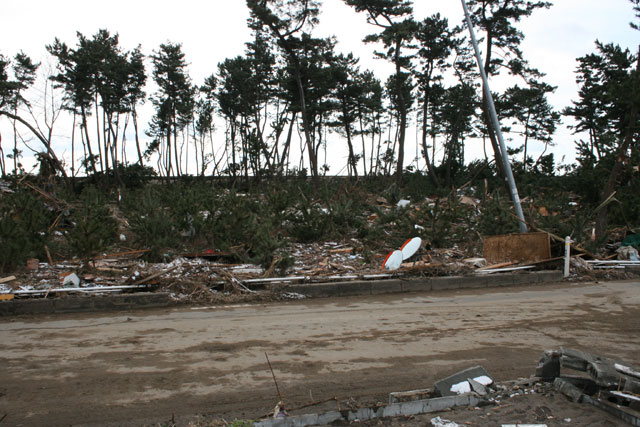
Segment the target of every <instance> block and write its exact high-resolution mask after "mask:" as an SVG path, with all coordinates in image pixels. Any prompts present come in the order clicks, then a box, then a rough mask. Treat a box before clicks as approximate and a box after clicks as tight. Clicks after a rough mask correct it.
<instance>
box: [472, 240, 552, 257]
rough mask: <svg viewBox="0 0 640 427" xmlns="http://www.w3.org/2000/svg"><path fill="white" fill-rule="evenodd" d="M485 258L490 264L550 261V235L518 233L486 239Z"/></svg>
mask: <svg viewBox="0 0 640 427" xmlns="http://www.w3.org/2000/svg"><path fill="white" fill-rule="evenodd" d="M483 257H484V258H485V259H486V260H487V262H488V263H489V264H500V263H519V262H535V261H542V260H546V259H550V258H551V243H550V241H549V234H547V233H518V234H506V235H502V236H488V237H485V239H484V247H483Z"/></svg>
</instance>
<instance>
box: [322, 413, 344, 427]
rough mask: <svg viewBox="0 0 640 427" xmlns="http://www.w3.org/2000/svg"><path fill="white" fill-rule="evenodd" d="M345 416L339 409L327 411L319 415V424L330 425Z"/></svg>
mask: <svg viewBox="0 0 640 427" xmlns="http://www.w3.org/2000/svg"><path fill="white" fill-rule="evenodd" d="M343 419H344V418H343V416H342V414H341V413H340V412H338V411H331V412H326V413H324V414H321V415H318V425H328V424H331V423H333V422H336V421H340V420H343Z"/></svg>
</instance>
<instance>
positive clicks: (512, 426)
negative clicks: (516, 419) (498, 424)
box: [502, 424, 547, 427]
mask: <svg viewBox="0 0 640 427" xmlns="http://www.w3.org/2000/svg"><path fill="white" fill-rule="evenodd" d="M502 427H547V425H546V424H502Z"/></svg>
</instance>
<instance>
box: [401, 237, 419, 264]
mask: <svg viewBox="0 0 640 427" xmlns="http://www.w3.org/2000/svg"><path fill="white" fill-rule="evenodd" d="M420 245H422V239H421V238H419V237H414V238H413V239H409V240H407V241H406V242H404V245H402V246H401V247H400V250H401V251H402V260H403V261H404V260H407V259H409V258H411V257H412V256H414V255H415V253H416V252H418V249H420Z"/></svg>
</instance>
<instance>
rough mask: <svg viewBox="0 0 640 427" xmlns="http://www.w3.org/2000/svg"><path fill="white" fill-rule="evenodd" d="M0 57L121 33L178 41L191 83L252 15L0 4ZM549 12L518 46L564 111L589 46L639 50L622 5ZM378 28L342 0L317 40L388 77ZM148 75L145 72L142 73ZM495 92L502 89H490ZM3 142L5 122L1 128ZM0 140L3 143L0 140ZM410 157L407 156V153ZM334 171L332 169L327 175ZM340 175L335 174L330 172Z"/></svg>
mask: <svg viewBox="0 0 640 427" xmlns="http://www.w3.org/2000/svg"><path fill="white" fill-rule="evenodd" d="M1 1H2V7H1V8H0V10H1V12H0V53H2V54H3V55H5V56H9V57H13V56H14V55H15V54H16V53H17V52H18V51H20V50H22V51H24V52H25V53H26V54H28V55H30V56H31V57H32V58H34V59H36V60H38V61H41V62H43V63H44V64H46V63H47V62H51V59H49V58H48V55H47V53H46V51H45V45H46V44H50V43H52V42H53V40H54V38H55V37H58V38H59V39H61V40H62V41H64V42H66V43H67V44H69V45H70V46H74V45H75V43H76V40H77V38H76V32H77V31H79V32H81V33H83V34H85V35H87V36H91V35H93V34H95V33H96V32H97V31H98V30H99V29H101V28H106V29H108V30H109V31H110V32H112V33H118V34H119V35H120V43H121V45H122V46H123V48H125V49H132V48H134V47H136V46H137V45H138V44H141V45H142V49H143V52H144V53H145V54H147V55H149V54H151V53H152V51H153V50H155V49H157V48H158V46H159V45H160V43H164V42H166V41H171V42H174V43H175V42H177V43H182V45H183V50H184V52H185V54H186V58H187V61H188V62H189V63H190V65H189V72H190V75H191V77H192V79H193V81H194V83H196V84H201V83H202V80H203V79H204V77H206V76H208V75H210V74H212V73H215V72H216V71H217V64H218V63H219V62H221V61H223V60H224V59H225V58H228V57H233V56H236V55H239V54H242V53H243V52H244V49H245V46H244V43H245V42H247V41H249V39H250V33H249V30H248V29H247V26H246V19H247V18H248V16H249V13H248V10H247V7H246V4H245V2H244V0H212V1H211V0H210V1H201V0H200V1H197V0H181V1H166V0H154V1H149V0H126V1H125V0H110V1H108V2H93V1H87V0H82V1H81V0H58V1H51V0H1ZM554 3H555V5H554V6H552V8H551V9H549V10H538V11H536V12H535V13H534V15H533V16H532V17H530V18H527V19H526V20H525V21H523V22H522V23H521V24H520V28H521V30H522V31H523V32H524V33H525V36H526V39H525V42H524V44H523V46H522V49H523V51H524V55H525V57H526V59H528V60H529V62H530V63H531V64H532V65H533V66H535V67H537V68H538V69H540V70H541V71H543V72H544V73H546V74H547V77H546V81H547V82H548V83H550V84H552V85H554V86H558V89H557V91H556V93H555V94H554V95H552V97H551V101H552V103H553V104H554V105H556V106H557V107H558V108H563V107H565V106H567V105H569V104H570V102H571V100H572V99H575V98H576V96H577V86H576V84H575V74H574V71H575V68H576V61H575V59H576V58H577V57H579V56H582V55H585V54H587V53H590V52H592V51H593V50H594V41H595V40H596V39H599V40H601V41H603V42H615V43H618V44H620V45H622V46H623V47H629V48H630V49H631V50H632V51H633V52H636V51H637V45H638V43H639V42H640V37H639V36H640V32H637V31H634V30H632V29H631V28H630V27H629V22H630V21H632V20H633V19H634V16H633V11H632V6H631V3H630V2H629V1H628V0H556V1H555V2H554ZM414 10H415V13H414V15H415V18H416V19H423V18H425V17H426V16H429V15H431V14H433V13H436V12H440V13H441V14H442V15H444V16H446V17H448V18H449V20H450V22H451V23H452V24H458V23H460V22H461V20H462V17H463V12H462V7H461V4H460V2H459V1H458V0H416V1H414ZM374 31H375V28H374V27H372V26H370V25H368V24H367V23H366V19H365V16H364V15H362V14H360V15H358V14H356V13H355V12H353V10H352V9H351V8H349V7H347V6H346V5H345V4H344V3H343V1H341V0H324V1H323V6H322V15H321V16H320V25H319V26H318V27H317V28H316V29H315V30H314V32H313V34H314V35H315V36H330V35H335V36H336V37H337V40H338V46H337V49H338V50H339V51H342V52H345V53H346V52H354V53H355V54H356V56H359V57H360V58H361V62H360V63H361V66H362V68H369V69H373V70H376V71H378V72H379V73H380V74H381V78H383V79H384V78H386V74H387V73H388V72H389V68H388V65H387V64H385V63H384V62H383V61H381V60H374V59H372V51H373V47H372V46H365V45H363V44H362V42H361V40H362V38H363V37H364V36H366V35H367V34H369V33H371V32H374ZM148 71H149V72H150V69H149V70H148ZM492 86H493V87H492V88H493V89H496V88H499V87H500V82H499V81H497V82H493V83H492ZM0 126H1V127H0V130H2V131H3V135H6V134H7V133H5V130H7V132H8V129H7V125H6V123H4V124H0ZM573 139H574V138H573V136H571V135H570V133H569V132H567V131H566V130H560V131H559V132H558V136H557V138H556V141H557V143H558V147H557V148H556V149H555V151H556V152H557V153H558V155H559V156H560V155H564V154H568V155H569V158H568V159H567V160H570V159H571V156H572V154H573ZM4 141H6V138H5V139H4ZM408 156H409V157H412V155H411V153H409V154H408ZM332 172H333V171H332ZM335 172H337V171H335Z"/></svg>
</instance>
